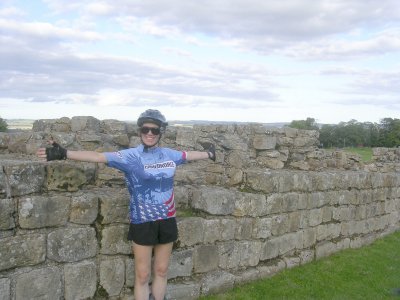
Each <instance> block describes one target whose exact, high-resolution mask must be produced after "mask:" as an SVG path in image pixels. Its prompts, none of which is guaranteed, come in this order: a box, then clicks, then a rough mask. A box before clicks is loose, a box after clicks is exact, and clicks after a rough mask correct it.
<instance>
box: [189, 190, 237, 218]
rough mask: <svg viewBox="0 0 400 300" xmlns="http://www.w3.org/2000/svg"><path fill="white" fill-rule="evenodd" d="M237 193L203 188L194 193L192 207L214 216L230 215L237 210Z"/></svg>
mask: <svg viewBox="0 0 400 300" xmlns="http://www.w3.org/2000/svg"><path fill="white" fill-rule="evenodd" d="M237 195H238V193H236V192H235V191H231V190H227V189H222V188H218V189H216V188H209V187H205V186H204V187H201V188H199V189H197V190H194V191H193V200H192V205H193V207H194V208H196V209H201V210H204V211H206V212H208V213H210V214H214V215H229V214H231V213H232V212H233V211H234V209H235V197H236V196H237Z"/></svg>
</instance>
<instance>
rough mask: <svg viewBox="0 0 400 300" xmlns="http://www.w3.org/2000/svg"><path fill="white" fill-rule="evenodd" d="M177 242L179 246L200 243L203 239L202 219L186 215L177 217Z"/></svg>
mask: <svg viewBox="0 0 400 300" xmlns="http://www.w3.org/2000/svg"><path fill="white" fill-rule="evenodd" d="M177 225H178V232H179V235H178V243H179V245H180V246H181V247H185V246H193V245H195V244H200V243H202V242H203V240H204V219H202V218H198V217H188V218H179V219H177Z"/></svg>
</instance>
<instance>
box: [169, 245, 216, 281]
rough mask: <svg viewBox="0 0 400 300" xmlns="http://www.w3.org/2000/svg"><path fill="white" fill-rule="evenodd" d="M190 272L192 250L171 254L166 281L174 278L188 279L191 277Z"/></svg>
mask: <svg viewBox="0 0 400 300" xmlns="http://www.w3.org/2000/svg"><path fill="white" fill-rule="evenodd" d="M214 255H215V254H214ZM192 270H193V249H187V250H181V251H173V252H172V257H171V261H170V265H169V270H168V279H172V278H176V277H189V276H191V275H192Z"/></svg>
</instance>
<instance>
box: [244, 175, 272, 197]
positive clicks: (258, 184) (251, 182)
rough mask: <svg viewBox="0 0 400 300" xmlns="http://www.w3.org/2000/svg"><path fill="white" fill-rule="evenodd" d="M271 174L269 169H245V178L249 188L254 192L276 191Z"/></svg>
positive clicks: (266, 192)
mask: <svg viewBox="0 0 400 300" xmlns="http://www.w3.org/2000/svg"><path fill="white" fill-rule="evenodd" d="M272 177H273V174H272V172H271V171H263V172H262V171H253V170H246V171H245V178H246V183H247V185H248V186H249V188H251V189H253V190H254V191H256V192H263V193H264V194H270V193H276V192H278V187H277V186H276V182H274V181H273V180H272Z"/></svg>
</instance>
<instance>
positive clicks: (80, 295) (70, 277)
mask: <svg viewBox="0 0 400 300" xmlns="http://www.w3.org/2000/svg"><path fill="white" fill-rule="evenodd" d="M96 269H97V268H96V264H95V263H94V262H91V261H83V262H79V263H76V264H67V265H65V266H64V285H65V287H64V290H65V292H64V293H65V294H64V295H65V299H66V300H75V299H87V298H93V296H94V294H95V292H96V285H97V271H96Z"/></svg>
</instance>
